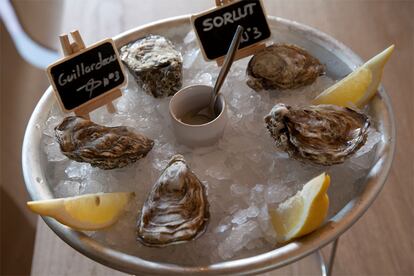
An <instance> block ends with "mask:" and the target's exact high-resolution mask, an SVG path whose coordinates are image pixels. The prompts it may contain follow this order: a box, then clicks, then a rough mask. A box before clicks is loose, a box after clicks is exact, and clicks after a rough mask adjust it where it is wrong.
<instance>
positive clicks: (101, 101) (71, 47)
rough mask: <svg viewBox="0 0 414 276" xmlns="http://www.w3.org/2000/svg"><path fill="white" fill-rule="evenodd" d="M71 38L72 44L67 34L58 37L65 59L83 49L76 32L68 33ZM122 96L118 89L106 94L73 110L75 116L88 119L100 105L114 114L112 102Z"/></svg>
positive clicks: (83, 45) (82, 43)
mask: <svg viewBox="0 0 414 276" xmlns="http://www.w3.org/2000/svg"><path fill="white" fill-rule="evenodd" d="M70 35H71V36H72V39H73V42H72V43H71V42H70V41H69V36H68V35H67V34H64V35H60V36H59V41H60V44H61V46H62V49H63V54H64V55H65V57H69V56H71V55H73V54H75V53H77V52H79V51H81V50H83V49H85V43H84V42H83V39H82V37H81V35H80V33H79V31H78V30H75V31H72V32H70ZM120 96H122V92H121V90H119V89H116V90H115V91H113V92H112V93H108V94H107V95H105V96H103V97H100V98H98V99H96V100H93V101H90V102H89V103H88V104H86V105H82V106H81V107H78V108H76V109H75V110H74V112H75V114H76V115H77V116H82V117H84V118H87V119H90V116H89V113H90V112H92V111H93V110H95V109H97V108H98V107H100V106H102V105H106V109H107V110H108V112H109V113H115V112H116V109H115V106H114V105H113V103H112V101H113V100H115V99H116V98H118V97H120Z"/></svg>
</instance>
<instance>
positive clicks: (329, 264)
mask: <svg viewBox="0 0 414 276" xmlns="http://www.w3.org/2000/svg"><path fill="white" fill-rule="evenodd" d="M338 242H339V238H337V239H336V240H335V241H334V242H333V244H332V248H331V255H330V256H329V263H328V276H331V275H332V269H333V265H334V262H335V256H336V248H337V247H338Z"/></svg>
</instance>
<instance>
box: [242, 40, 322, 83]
mask: <svg viewBox="0 0 414 276" xmlns="http://www.w3.org/2000/svg"><path fill="white" fill-rule="evenodd" d="M322 74H324V66H323V65H322V64H321V63H320V62H319V60H318V59H316V58H314V57H313V56H311V55H310V54H309V53H308V52H306V51H305V50H304V49H302V48H300V47H298V46H295V45H291V44H273V45H270V46H268V47H266V48H265V49H263V50H261V51H259V52H257V53H256V54H255V55H254V56H253V57H252V58H251V59H250V61H249V64H248V66H247V85H248V86H250V87H251V88H252V89H254V90H256V91H260V90H263V89H277V88H279V89H293V88H298V87H301V86H305V85H308V84H311V83H313V82H314V81H315V80H316V78H317V77H318V76H320V75H322Z"/></svg>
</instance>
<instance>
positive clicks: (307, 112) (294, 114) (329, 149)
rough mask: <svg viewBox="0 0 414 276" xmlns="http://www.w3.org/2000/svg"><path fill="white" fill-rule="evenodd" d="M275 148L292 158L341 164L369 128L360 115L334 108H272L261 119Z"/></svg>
mask: <svg viewBox="0 0 414 276" xmlns="http://www.w3.org/2000/svg"><path fill="white" fill-rule="evenodd" d="M265 122H266V124H267V128H268V130H269V131H270V134H271V135H272V137H273V138H274V139H275V140H276V145H277V146H278V147H279V148H280V149H282V150H284V151H286V152H288V153H289V155H290V156H291V157H293V158H297V159H301V160H310V161H312V162H314V163H317V164H321V165H332V164H338V163H342V162H343V161H344V160H345V159H346V158H347V157H349V156H350V155H351V154H352V153H354V152H356V151H357V150H358V149H359V148H360V147H361V146H363V145H364V143H365V141H366V139H367V136H368V128H369V125H370V122H369V119H368V117H367V116H365V115H364V114H361V113H358V112H356V111H354V110H352V109H349V108H343V107H339V106H335V105H316V106H307V107H291V106H287V105H285V104H277V105H275V106H274V107H273V108H272V110H271V112H270V113H269V114H268V115H267V116H266V117H265Z"/></svg>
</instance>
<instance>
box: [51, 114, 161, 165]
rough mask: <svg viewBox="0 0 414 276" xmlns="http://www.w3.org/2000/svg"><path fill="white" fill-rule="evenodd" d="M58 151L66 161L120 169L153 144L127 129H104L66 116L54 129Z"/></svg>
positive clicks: (144, 152)
mask: <svg viewBox="0 0 414 276" xmlns="http://www.w3.org/2000/svg"><path fill="white" fill-rule="evenodd" d="M55 136H56V139H57V141H58V143H59V145H60V150H61V151H62V153H63V154H64V155H66V156H67V157H68V158H70V159H73V160H75V161H78V162H87V163H90V164H91V165H92V166H94V167H98V168H101V169H105V170H107V169H114V168H122V167H124V166H126V165H128V164H130V163H133V162H135V161H137V160H138V159H140V158H142V157H144V156H146V155H147V153H148V152H149V151H150V150H151V149H152V147H153V145H154V141H152V140H151V139H149V138H147V137H145V136H143V135H141V134H138V133H134V132H132V131H131V130H129V129H128V128H127V127H124V126H118V127H104V126H100V125H98V124H95V123H93V122H91V121H89V120H86V119H84V118H82V117H76V116H70V117H67V118H65V119H63V121H62V123H61V124H60V125H58V126H57V127H56V128H55Z"/></svg>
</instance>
